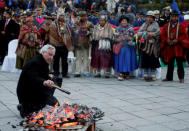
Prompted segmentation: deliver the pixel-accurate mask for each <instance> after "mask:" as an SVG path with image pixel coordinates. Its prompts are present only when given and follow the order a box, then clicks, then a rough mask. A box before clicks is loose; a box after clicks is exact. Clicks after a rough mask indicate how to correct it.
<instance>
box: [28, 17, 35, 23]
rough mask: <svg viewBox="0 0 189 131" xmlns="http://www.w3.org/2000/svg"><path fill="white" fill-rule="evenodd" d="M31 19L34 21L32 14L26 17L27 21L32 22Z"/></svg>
mask: <svg viewBox="0 0 189 131" xmlns="http://www.w3.org/2000/svg"><path fill="white" fill-rule="evenodd" d="M30 21H34V19H33V17H32V16H29V17H27V18H26V22H30Z"/></svg>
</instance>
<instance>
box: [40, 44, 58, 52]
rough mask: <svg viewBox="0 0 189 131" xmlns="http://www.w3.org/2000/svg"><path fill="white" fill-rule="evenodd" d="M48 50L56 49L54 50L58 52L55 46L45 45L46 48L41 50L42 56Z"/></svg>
mask: <svg viewBox="0 0 189 131" xmlns="http://www.w3.org/2000/svg"><path fill="white" fill-rule="evenodd" d="M48 49H54V50H56V49H55V47H54V46H52V45H49V44H47V45H44V46H43V47H42V48H41V50H40V54H42V53H43V52H47V51H48Z"/></svg>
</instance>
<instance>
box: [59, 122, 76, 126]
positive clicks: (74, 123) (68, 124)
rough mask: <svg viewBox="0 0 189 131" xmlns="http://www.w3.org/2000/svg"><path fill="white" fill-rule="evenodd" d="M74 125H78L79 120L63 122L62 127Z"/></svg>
mask: <svg viewBox="0 0 189 131" xmlns="http://www.w3.org/2000/svg"><path fill="white" fill-rule="evenodd" d="M74 125H78V122H71V123H66V124H62V125H61V127H65V126H74Z"/></svg>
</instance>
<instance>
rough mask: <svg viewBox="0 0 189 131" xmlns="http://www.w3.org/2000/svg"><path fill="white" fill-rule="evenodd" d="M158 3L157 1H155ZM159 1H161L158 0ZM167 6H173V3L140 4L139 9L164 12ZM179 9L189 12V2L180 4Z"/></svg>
mask: <svg viewBox="0 0 189 131" xmlns="http://www.w3.org/2000/svg"><path fill="white" fill-rule="evenodd" d="M154 1H156V0H154ZM157 1H159V0H157ZM166 6H172V3H163V4H160V3H153V4H139V5H137V8H138V9H139V10H143V11H147V10H156V9H157V10H162V9H163V8H164V7H166ZM178 7H179V9H180V11H186V10H188V7H189V3H188V2H183V3H178Z"/></svg>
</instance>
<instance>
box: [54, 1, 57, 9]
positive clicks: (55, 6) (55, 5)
mask: <svg viewBox="0 0 189 131" xmlns="http://www.w3.org/2000/svg"><path fill="white" fill-rule="evenodd" d="M56 8H57V4H56V0H54V4H53V11H56Z"/></svg>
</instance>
